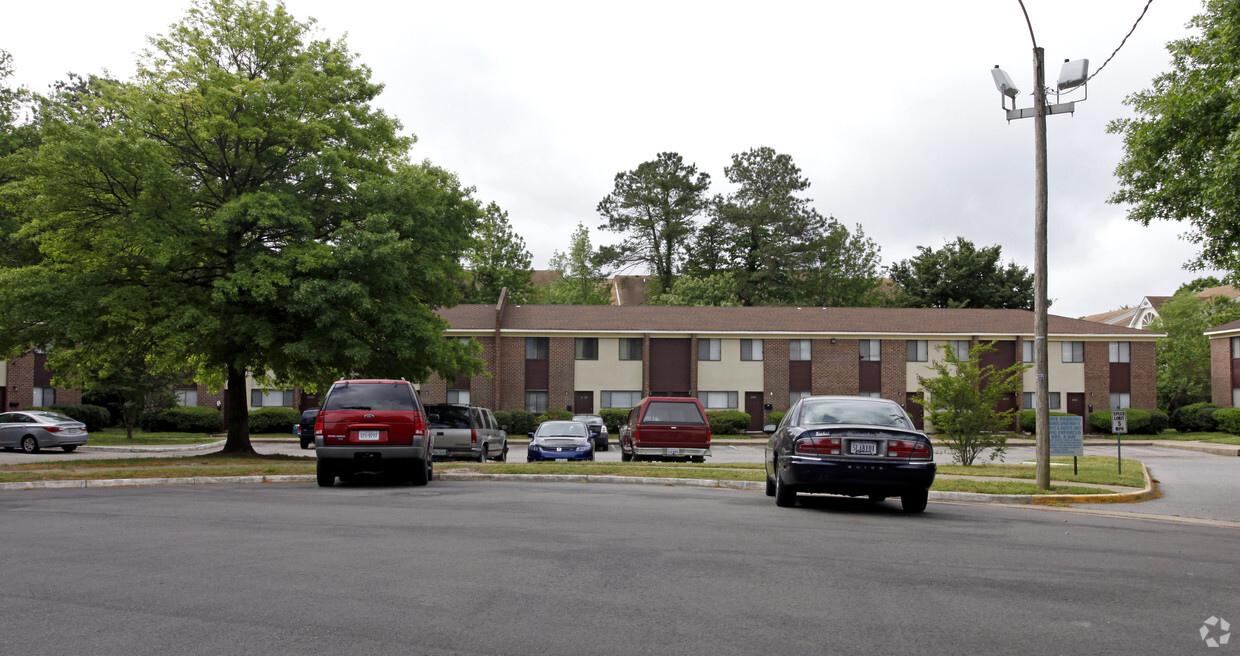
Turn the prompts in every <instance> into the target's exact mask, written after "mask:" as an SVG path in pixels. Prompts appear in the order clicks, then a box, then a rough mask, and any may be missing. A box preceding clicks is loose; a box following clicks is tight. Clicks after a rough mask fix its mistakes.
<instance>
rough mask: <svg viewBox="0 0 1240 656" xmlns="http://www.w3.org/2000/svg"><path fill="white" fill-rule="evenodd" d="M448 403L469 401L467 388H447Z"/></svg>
mask: <svg viewBox="0 0 1240 656" xmlns="http://www.w3.org/2000/svg"><path fill="white" fill-rule="evenodd" d="M446 400H447V401H448V403H469V390H467V389H450V390H448V398H447V399H446Z"/></svg>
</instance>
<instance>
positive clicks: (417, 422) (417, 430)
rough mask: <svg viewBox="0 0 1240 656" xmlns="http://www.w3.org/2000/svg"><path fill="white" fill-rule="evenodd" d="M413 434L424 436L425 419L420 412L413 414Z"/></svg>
mask: <svg viewBox="0 0 1240 656" xmlns="http://www.w3.org/2000/svg"><path fill="white" fill-rule="evenodd" d="M413 434H414V435H426V417H425V416H423V415H422V413H421V412H415V413H413Z"/></svg>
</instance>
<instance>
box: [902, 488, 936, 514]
mask: <svg viewBox="0 0 1240 656" xmlns="http://www.w3.org/2000/svg"><path fill="white" fill-rule="evenodd" d="M929 498H930V491H929V490H909V491H907V492H905V493H904V494H902V495H900V507H901V508H903V509H904V512H906V513H919V512H921V511H923V510H925V509H926V501H927V500H928V499H929Z"/></svg>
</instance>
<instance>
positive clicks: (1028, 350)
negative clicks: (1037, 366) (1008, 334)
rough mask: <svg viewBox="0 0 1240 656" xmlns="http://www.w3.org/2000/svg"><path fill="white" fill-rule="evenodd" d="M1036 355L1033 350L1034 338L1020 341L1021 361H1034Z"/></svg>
mask: <svg viewBox="0 0 1240 656" xmlns="http://www.w3.org/2000/svg"><path fill="white" fill-rule="evenodd" d="M1035 357H1036V356H1035V354H1034V351H1033V340H1032V339H1026V340H1025V341H1023V342H1021V343H1020V361H1021V362H1033V361H1034V359H1035Z"/></svg>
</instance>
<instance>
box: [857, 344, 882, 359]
mask: <svg viewBox="0 0 1240 656" xmlns="http://www.w3.org/2000/svg"><path fill="white" fill-rule="evenodd" d="M857 357H859V358H861V361H862V362H880V361H881V360H882V342H881V341H879V340H877V339H859V340H857Z"/></svg>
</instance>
